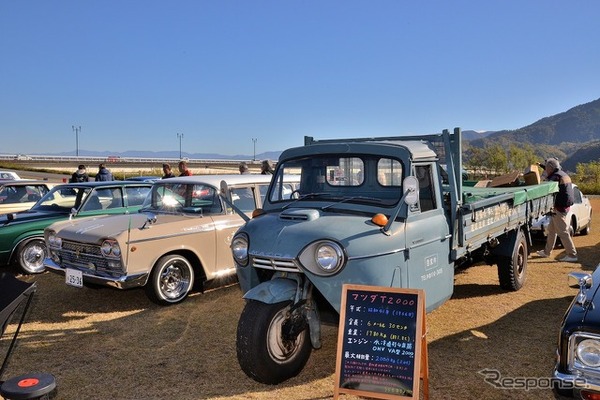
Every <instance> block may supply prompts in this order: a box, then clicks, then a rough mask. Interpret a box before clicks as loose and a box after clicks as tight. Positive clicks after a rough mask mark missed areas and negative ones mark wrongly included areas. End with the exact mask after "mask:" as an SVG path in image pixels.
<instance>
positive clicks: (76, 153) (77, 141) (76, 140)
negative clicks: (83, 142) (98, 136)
mask: <svg viewBox="0 0 600 400" xmlns="http://www.w3.org/2000/svg"><path fill="white" fill-rule="evenodd" d="M71 128H73V132H75V155H76V156H77V157H79V132H81V126H75V125H71Z"/></svg>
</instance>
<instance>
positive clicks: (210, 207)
mask: <svg viewBox="0 0 600 400" xmlns="http://www.w3.org/2000/svg"><path fill="white" fill-rule="evenodd" d="M142 210H143V211H152V212H157V213H193V214H198V213H203V214H205V213H217V212H221V211H222V207H221V201H220V199H219V195H218V192H217V190H216V189H215V188H214V187H212V186H208V185H203V184H189V183H165V184H160V185H157V184H155V185H154V186H153V187H152V191H151V192H150V196H148V197H146V200H145V201H144V204H143V206H142Z"/></svg>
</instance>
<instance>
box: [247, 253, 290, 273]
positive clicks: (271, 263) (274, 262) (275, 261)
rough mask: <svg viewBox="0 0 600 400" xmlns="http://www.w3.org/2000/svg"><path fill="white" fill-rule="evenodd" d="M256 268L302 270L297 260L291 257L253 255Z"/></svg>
mask: <svg viewBox="0 0 600 400" xmlns="http://www.w3.org/2000/svg"><path fill="white" fill-rule="evenodd" d="M251 264H252V266H253V267H254V268H263V269H271V270H275V271H286V272H300V269H299V268H298V265H297V264H296V261H295V260H294V259H291V258H271V257H255V256H252V257H251Z"/></svg>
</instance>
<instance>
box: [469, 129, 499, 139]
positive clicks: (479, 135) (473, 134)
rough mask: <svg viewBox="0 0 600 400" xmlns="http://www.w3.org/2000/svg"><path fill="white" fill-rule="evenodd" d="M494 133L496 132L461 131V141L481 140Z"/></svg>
mask: <svg viewBox="0 0 600 400" xmlns="http://www.w3.org/2000/svg"><path fill="white" fill-rule="evenodd" d="M494 133H496V131H469V130H466V131H462V139H463V140H467V141H471V140H477V139H483V138H486V137H488V136H490V135H492V134H494Z"/></svg>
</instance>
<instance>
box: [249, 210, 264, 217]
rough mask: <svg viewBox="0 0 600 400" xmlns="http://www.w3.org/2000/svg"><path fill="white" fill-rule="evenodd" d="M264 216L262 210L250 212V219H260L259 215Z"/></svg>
mask: <svg viewBox="0 0 600 400" xmlns="http://www.w3.org/2000/svg"><path fill="white" fill-rule="evenodd" d="M263 214H266V212H265V210H263V209H262V208H257V209H255V210H254V211H252V218H256V217H260V216H261V215H263Z"/></svg>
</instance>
